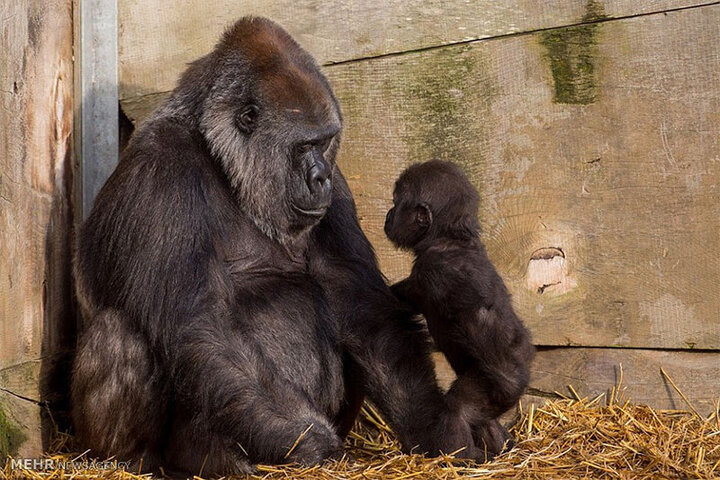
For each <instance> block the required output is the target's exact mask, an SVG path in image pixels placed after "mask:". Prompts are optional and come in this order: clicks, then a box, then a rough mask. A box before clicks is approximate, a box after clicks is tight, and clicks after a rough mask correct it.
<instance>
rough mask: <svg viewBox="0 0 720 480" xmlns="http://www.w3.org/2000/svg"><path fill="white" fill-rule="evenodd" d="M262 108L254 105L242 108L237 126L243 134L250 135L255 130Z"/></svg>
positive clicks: (237, 118) (236, 119) (236, 118)
mask: <svg viewBox="0 0 720 480" xmlns="http://www.w3.org/2000/svg"><path fill="white" fill-rule="evenodd" d="M259 113H260V108H259V107H258V106H257V105H255V104H254V103H250V104H248V105H246V106H245V107H243V108H242V110H240V111H239V112H238V114H237V116H236V117H235V124H236V126H237V128H238V130H240V131H241V132H243V133H244V134H246V135H250V134H251V133H252V132H253V131H254V130H255V126H256V122H257V117H258V114H259Z"/></svg>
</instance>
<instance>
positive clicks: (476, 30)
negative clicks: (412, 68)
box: [119, 0, 708, 120]
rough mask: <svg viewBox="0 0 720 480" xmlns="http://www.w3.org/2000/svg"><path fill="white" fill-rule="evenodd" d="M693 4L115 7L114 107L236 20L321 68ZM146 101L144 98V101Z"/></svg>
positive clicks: (455, 0) (516, 1)
mask: <svg viewBox="0 0 720 480" xmlns="http://www.w3.org/2000/svg"><path fill="white" fill-rule="evenodd" d="M704 3H708V1H707V0H706V1H698V0H695V1H693V0H605V1H603V2H597V1H594V0H593V1H590V2H588V1H587V0H561V1H555V2H536V1H533V0H511V1H507V0H486V1H480V2H472V1H468V0H451V1H444V0H443V1H441V0H423V1H419V0H413V1H406V0H386V1H382V2H373V1H368V0H350V1H337V0H336V1H320V0H303V1H299V2H298V1H294V0H273V1H270V2H268V1H265V0H240V1H237V0H210V1H205V2H198V1H196V0H179V1H173V2H167V1H164V0H121V1H120V2H119V15H120V17H119V18H120V39H119V49H120V51H119V62H120V98H121V100H122V104H123V108H124V109H125V112H126V113H127V114H128V116H129V117H130V118H131V119H132V120H141V119H142V118H145V117H146V116H147V114H148V113H149V112H150V111H151V110H152V108H153V107H154V106H155V105H156V104H157V103H158V101H159V98H158V97H157V94H158V93H163V92H168V91H169V90H172V88H173V87H174V85H175V82H176V80H177V77H178V76H179V74H180V73H181V72H182V71H183V70H184V69H185V68H186V64H187V63H189V62H191V61H192V60H195V59H196V58H198V57H200V56H202V55H204V54H205V53H207V52H208V51H210V50H211V49H212V47H213V45H214V44H215V42H217V39H218V37H219V35H220V33H221V32H222V30H223V29H224V28H225V27H226V26H228V25H229V24H231V23H232V22H233V21H235V20H236V19H238V18H239V17H242V16H244V15H249V14H252V15H262V16H266V17H270V18H272V19H273V20H275V21H277V22H279V23H280V24H282V25H283V26H285V27H286V28H287V29H288V30H289V31H290V33H292V34H293V35H294V36H295V37H296V38H297V39H298V41H299V42H300V43H301V44H302V45H303V46H304V47H305V48H307V49H308V50H309V51H310V52H311V53H312V54H313V55H315V56H316V58H317V59H318V61H319V62H320V63H323V64H328V63H334V62H342V61H346V60H350V59H357V58H363V57H372V56H377V55H385V54H388V53H393V52H403V51H407V50H417V49H422V48H427V47H431V46H437V45H447V44H452V43H457V42H465V41H470V40H475V39H480V38H488V37H495V36H500V35H508V34H515V33H519V32H527V31H532V30H538V29H545V28H553V27H558V26H563V25H569V24H575V23H578V22H583V21H589V20H590V21H591V20H596V19H599V18H620V17H625V16H629V15H641V14H646V13H649V12H660V11H663V10H667V9H673V8H682V7H687V6H692V5H701V4H704ZM146 95H150V96H151V97H149V98H145V99H142V98H141V97H144V96H146Z"/></svg>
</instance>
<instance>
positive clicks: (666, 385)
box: [434, 347, 720, 415]
mask: <svg viewBox="0 0 720 480" xmlns="http://www.w3.org/2000/svg"><path fill="white" fill-rule="evenodd" d="M434 357H435V371H436V375H437V377H438V381H439V383H440V384H441V386H443V388H449V386H450V384H451V383H452V381H453V380H454V379H455V373H454V372H453V371H452V368H451V367H450V365H449V364H448V363H447V360H445V357H444V356H443V355H442V354H441V353H436V354H434ZM661 368H662V369H664V370H665V372H666V373H667V374H668V375H669V376H670V378H671V379H672V380H673V381H674V382H675V384H676V385H677V386H678V388H679V389H680V391H682V392H683V393H684V394H685V396H686V397H687V398H688V400H690V402H691V404H692V405H693V407H694V408H695V409H696V410H697V411H698V413H700V414H701V415H708V414H709V413H710V412H711V411H712V410H713V406H714V404H715V402H717V401H718V399H720V382H718V379H720V352H689V351H661V350H636V349H623V348H562V347H559V348H552V349H548V350H543V351H539V352H538V353H537V356H536V358H535V361H534V363H533V365H532V369H531V371H532V376H531V380H530V389H529V391H528V393H529V395H527V396H526V397H527V398H526V400H525V401H524V403H527V402H528V401H532V402H536V401H538V399H542V398H546V397H552V396H553V393H554V392H559V393H560V394H562V395H565V396H568V397H572V393H571V391H570V390H569V388H568V385H570V386H572V388H573V389H575V391H576V392H577V393H578V394H579V395H580V396H581V397H589V398H594V397H596V396H597V395H600V394H602V393H605V394H607V395H608V396H609V393H610V389H611V388H612V387H614V386H616V385H617V384H618V381H619V380H620V371H621V369H622V386H623V387H625V390H624V395H625V398H626V399H630V400H631V401H632V402H634V403H640V404H646V405H651V406H653V407H655V408H661V409H679V410H690V407H688V405H687V404H686V403H685V402H684V400H683V399H682V397H681V396H680V395H679V394H678V392H677V391H676V390H675V389H674V387H673V386H672V385H671V383H670V382H668V381H667V379H666V378H665V377H664V376H663V375H662V373H661V372H660V369H661ZM533 397H535V398H533Z"/></svg>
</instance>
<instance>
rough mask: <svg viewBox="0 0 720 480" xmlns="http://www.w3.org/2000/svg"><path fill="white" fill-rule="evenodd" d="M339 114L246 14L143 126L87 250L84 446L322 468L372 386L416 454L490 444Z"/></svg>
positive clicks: (170, 463) (285, 40) (82, 286)
mask: <svg viewBox="0 0 720 480" xmlns="http://www.w3.org/2000/svg"><path fill="white" fill-rule="evenodd" d="M340 127H341V117H340V111H339V108H338V105H337V101H336V100H335V97H334V96H333V93H332V91H331V90H330V87H329V86H328V84H327V81H326V80H325V78H324V77H323V75H322V74H321V73H320V71H319V69H318V67H317V65H316V64H315V62H314V60H313V59H312V58H311V57H310V56H309V55H308V54H307V53H306V52H304V51H303V50H302V49H301V48H300V47H299V46H298V45H297V44H296V43H295V42H294V41H293V40H292V39H291V38H290V36H289V35H288V34H287V33H286V32H284V31H283V30H282V29H281V28H280V27H279V26H277V25H276V24H274V23H272V22H270V21H268V20H265V19H260V18H245V19H242V20H240V21H239V22H238V23H237V24H236V25H235V26H234V27H232V28H231V29H230V30H229V31H228V32H227V33H226V34H225V35H224V37H223V39H222V40H221V41H220V43H219V44H218V46H217V47H216V48H215V50H214V51H213V52H212V53H210V54H209V55H207V56H206V57H203V58H201V59H200V60H198V61H196V62H195V63H194V64H193V65H191V66H190V68H189V69H188V70H187V72H186V73H185V74H184V75H183V77H182V78H181V80H180V82H179V85H178V87H177V88H176V89H175V91H174V92H173V94H172V96H171V97H170V99H169V100H168V101H167V102H166V104H165V105H164V106H162V107H161V108H160V109H159V110H158V111H157V112H156V113H155V114H154V115H153V117H152V118H150V119H149V120H148V121H147V122H146V123H145V124H144V125H143V126H142V127H141V128H140V129H139V130H138V131H137V132H136V133H135V135H134V136H133V138H132V139H131V141H130V143H129V145H128V146H127V148H126V149H125V151H124V153H123V155H122V158H121V160H120V163H119V165H118V167H117V169H116V171H115V172H114V173H113V175H112V176H111V178H110V179H109V180H108V182H107V183H106V185H105V186H104V187H103V189H102V191H101V192H100V194H99V196H98V198H97V200H96V202H95V206H94V208H93V210H92V212H91V214H90V216H89V218H88V220H87V221H86V222H85V224H84V225H83V227H82V229H81V232H80V235H79V244H78V250H77V254H76V258H75V275H76V286H77V294H78V297H79V299H80V303H81V305H82V308H83V317H84V319H85V332H84V334H83V336H82V338H81V341H80V344H79V354H78V357H77V359H76V362H75V366H74V376H73V382H72V391H73V402H74V407H73V416H74V424H75V429H76V433H77V439H78V441H79V442H80V444H81V445H82V446H83V447H87V448H91V449H92V451H93V452H94V453H95V454H97V455H100V456H103V457H106V456H110V455H115V456H117V457H118V458H120V459H131V460H134V461H135V462H136V463H139V462H140V461H141V459H142V462H143V466H144V470H146V471H148V470H155V469H157V468H158V467H160V466H163V467H164V469H165V471H168V470H173V471H180V472H185V473H195V474H196V473H198V472H199V471H200V468H201V466H203V465H204V468H203V475H223V474H229V473H238V472H246V471H249V470H250V469H251V468H252V467H251V466H252V464H253V463H256V462H264V463H282V462H287V461H298V462H302V463H307V464H312V463H317V462H320V461H321V460H323V459H325V458H328V457H330V456H333V455H336V454H338V452H339V451H340V449H341V445H342V437H343V436H344V435H345V434H347V432H348V430H349V428H350V426H351V425H352V422H353V419H354V418H355V416H356V415H357V412H358V409H359V406H360V403H361V401H362V398H363V396H364V395H366V394H367V395H368V396H369V397H370V399H371V400H372V401H373V402H374V403H375V404H376V405H377V406H378V408H379V409H380V410H381V411H382V413H383V414H384V415H385V416H386V418H387V420H388V421H389V423H390V424H391V425H392V427H393V428H394V429H395V431H396V433H397V434H398V435H399V437H400V440H401V441H402V443H403V445H404V448H405V449H406V450H410V449H413V448H415V451H425V452H429V453H431V454H436V453H438V452H439V451H441V450H442V451H445V452H451V451H454V450H456V449H458V448H461V447H467V450H466V454H467V455H468V456H474V457H479V456H480V453H479V450H477V449H476V448H475V447H474V445H473V441H472V433H471V429H470V426H469V424H468V423H467V422H466V421H465V420H464V419H463V418H462V417H461V415H460V413H459V412H457V411H456V410H455V409H452V408H451V407H450V405H449V404H448V403H447V402H446V401H445V399H444V397H443V396H442V394H441V392H440V391H439V389H438V387H437V385H436V383H435V380H434V375H433V368H432V364H431V361H430V358H429V352H428V345H427V338H426V337H425V336H424V335H423V334H422V332H421V331H420V330H419V328H418V326H417V323H416V322H414V320H413V318H412V313H411V312H410V311H409V310H408V309H407V308H406V307H405V306H403V304H402V303H401V302H399V301H398V300H397V299H396V297H395V296H394V295H393V294H392V293H391V291H390V289H389V288H388V287H387V286H386V284H385V282H384V280H383V278H382V276H381V274H380V272H379V270H378V267H377V264H376V260H375V256H374V254H373V251H372V248H371V246H370V244H369V243H368V241H367V239H366V238H365V236H364V235H363V233H362V231H361V230H360V227H359V225H358V221H357V218H356V213H355V205H354V202H353V199H352V196H351V194H350V192H349V190H348V187H347V185H346V183H345V180H344V179H343V176H342V174H341V173H340V170H339V169H338V167H337V166H336V165H335V156H336V152H337V148H338V144H339V136H340ZM308 428H309V430H307V429H308ZM306 430H307V433H306V434H305V435H304V437H303V438H302V440H301V441H300V442H299V443H298V445H297V446H296V447H295V448H294V449H293V450H292V452H290V448H291V446H292V445H293V443H294V442H295V440H296V439H297V438H298V437H299V436H300V435H301V433H303V432H305V431H306Z"/></svg>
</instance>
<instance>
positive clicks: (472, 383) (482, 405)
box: [385, 160, 535, 457]
mask: <svg viewBox="0 0 720 480" xmlns="http://www.w3.org/2000/svg"><path fill="white" fill-rule="evenodd" d="M393 201H394V204H395V205H394V207H393V208H391V209H390V211H389V212H388V214H387V217H386V219H385V233H386V235H387V236H388V238H389V239H390V240H391V241H392V242H393V243H394V244H395V245H396V246H398V247H400V248H404V249H411V250H412V251H413V252H414V253H415V256H416V258H415V263H414V265H413V268H412V272H411V273H410V276H409V277H408V278H406V279H405V280H403V281H401V282H399V283H397V284H395V285H394V286H393V290H394V292H395V293H396V295H397V296H398V297H400V298H402V299H403V300H405V301H406V302H407V303H409V304H410V305H411V306H412V307H413V308H414V309H415V310H416V311H417V312H419V313H422V314H423V315H425V318H426V319H427V323H428V329H429V330H430V334H431V335H432V337H433V338H434V339H435V343H436V344H437V346H438V348H439V349H440V350H441V351H442V352H443V353H444V354H445V356H446V357H447V359H448V361H449V362H450V365H451V366H452V367H453V369H454V370H455V373H456V374H457V377H458V378H457V380H456V381H455V382H454V383H453V385H452V387H451V388H450V391H449V392H448V394H447V399H448V401H449V403H450V405H451V406H452V408H456V409H458V410H459V411H460V413H461V414H462V416H464V417H465V418H466V419H467V420H468V421H469V422H470V423H471V424H472V425H473V426H474V436H475V441H476V443H477V444H478V446H480V447H481V448H483V447H484V448H486V451H487V454H488V457H491V456H493V455H494V454H497V453H499V452H500V451H502V448H503V444H504V443H505V442H506V441H508V440H509V434H508V432H507V430H505V429H504V428H503V427H502V426H501V425H500V423H499V422H498V420H497V418H498V417H499V416H500V415H501V414H503V413H504V412H506V411H507V410H509V409H510V408H511V407H512V406H513V405H515V403H516V402H517V401H518V399H519V398H520V396H521V395H522V394H523V392H524V391H525V388H526V387H527V385H528V380H529V371H528V367H529V364H530V362H531V360H532V358H533V355H534V353H535V349H534V347H533V345H532V343H531V342H530V335H529V333H528V331H527V330H526V329H525V327H524V326H523V324H522V322H521V321H520V319H519V318H518V317H517V315H515V312H514V311H513V308H512V305H511V302H510V294H509V293H508V291H507V289H506V288H505V284H504V283H503V281H502V279H501V278H500V276H499V275H498V273H497V271H496V270H495V268H494V267H493V265H492V263H491V262H490V260H489V259H488V256H487V253H486V252H485V247H484V246H483V244H482V243H481V242H480V238H479V233H480V225H479V223H478V193H477V191H476V190H475V188H474V187H473V185H472V184H471V183H470V181H469V180H468V179H467V177H466V176H465V175H464V174H463V172H462V170H460V168H459V167H457V166H456V165H454V164H452V163H450V162H443V161H438V160H433V161H430V162H426V163H420V164H415V165H412V166H410V167H409V168H408V169H407V170H406V171H405V172H403V173H402V175H400V178H399V179H398V180H397V182H396V183H395V191H394V192H393ZM483 444H484V445H483Z"/></svg>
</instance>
